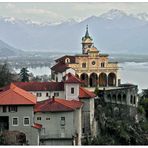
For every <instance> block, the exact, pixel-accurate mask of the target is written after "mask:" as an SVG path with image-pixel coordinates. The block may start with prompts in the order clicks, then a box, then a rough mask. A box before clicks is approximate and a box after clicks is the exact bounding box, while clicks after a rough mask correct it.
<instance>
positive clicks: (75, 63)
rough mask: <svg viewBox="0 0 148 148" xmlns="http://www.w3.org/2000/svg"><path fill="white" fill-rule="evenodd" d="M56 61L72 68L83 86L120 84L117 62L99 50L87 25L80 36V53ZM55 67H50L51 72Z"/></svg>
mask: <svg viewBox="0 0 148 148" xmlns="http://www.w3.org/2000/svg"><path fill="white" fill-rule="evenodd" d="M56 62H57V64H59V63H60V62H61V63H62V64H65V65H66V66H67V67H70V68H72V69H74V70H75V73H76V76H77V77H78V78H79V79H81V80H82V81H83V82H84V83H83V84H84V86H85V87H96V86H98V87H116V86H118V85H119V84H120V77H119V72H118V70H119V67H118V63H117V62H110V61H109V55H107V54H101V53H100V52H99V50H98V49H97V48H96V47H95V46H94V43H93V39H92V38H91V37H90V35H89V33H88V27H87V28H86V33H85V36H84V37H83V38H82V54H77V55H74V56H64V57H61V58H59V59H57V60H56ZM59 65H60V64H59ZM61 67H62V65H61ZM55 68H56V67H53V68H51V70H52V73H54V72H55V71H54V69H55ZM57 69H58V66H57ZM56 71H57V72H58V70H56ZM57 72H55V73H57Z"/></svg>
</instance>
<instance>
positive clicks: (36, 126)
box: [32, 123, 42, 129]
mask: <svg viewBox="0 0 148 148" xmlns="http://www.w3.org/2000/svg"><path fill="white" fill-rule="evenodd" d="M32 127H34V128H37V129H40V128H42V125H41V124H38V123H34V125H33V126H32Z"/></svg>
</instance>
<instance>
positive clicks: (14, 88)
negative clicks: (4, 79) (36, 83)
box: [10, 84, 36, 103]
mask: <svg viewBox="0 0 148 148" xmlns="http://www.w3.org/2000/svg"><path fill="white" fill-rule="evenodd" d="M12 85H14V84H12ZM14 86H15V87H12V88H11V85H10V89H12V90H13V91H14V92H15V93H16V94H19V95H21V96H22V97H24V98H26V99H27V100H28V101H31V102H32V103H34V101H32V100H31V99H28V98H27V97H26V96H24V95H22V93H20V92H19V91H23V92H24V93H26V94H27V95H29V96H30V97H34V98H35V99H36V97H35V96H34V95H33V94H31V93H29V92H28V91H25V90H23V89H21V88H19V87H17V86H16V85H14ZM17 89H18V90H19V91H17Z"/></svg>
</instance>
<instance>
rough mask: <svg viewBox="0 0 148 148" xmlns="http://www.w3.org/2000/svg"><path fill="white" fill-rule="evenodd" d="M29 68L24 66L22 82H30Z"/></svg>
mask: <svg viewBox="0 0 148 148" xmlns="http://www.w3.org/2000/svg"><path fill="white" fill-rule="evenodd" d="M28 72H29V71H28V70H27V68H24V67H23V68H22V69H21V71H20V79H21V81H22V82H28V81H29V74H28Z"/></svg>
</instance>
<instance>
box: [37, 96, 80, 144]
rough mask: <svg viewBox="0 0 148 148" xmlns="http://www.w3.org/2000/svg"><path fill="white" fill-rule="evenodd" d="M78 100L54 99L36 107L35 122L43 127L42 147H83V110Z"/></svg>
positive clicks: (40, 103) (39, 103)
mask: <svg viewBox="0 0 148 148" xmlns="http://www.w3.org/2000/svg"><path fill="white" fill-rule="evenodd" d="M82 106H83V103H82V102H80V101H76V100H71V101H69V100H64V99H57V98H52V99H48V100H45V101H41V102H38V103H37V104H36V106H35V122H36V123H39V124H41V125H42V131H41V135H40V144H41V145H81V137H82V136H81V109H82Z"/></svg>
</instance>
